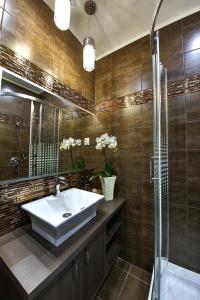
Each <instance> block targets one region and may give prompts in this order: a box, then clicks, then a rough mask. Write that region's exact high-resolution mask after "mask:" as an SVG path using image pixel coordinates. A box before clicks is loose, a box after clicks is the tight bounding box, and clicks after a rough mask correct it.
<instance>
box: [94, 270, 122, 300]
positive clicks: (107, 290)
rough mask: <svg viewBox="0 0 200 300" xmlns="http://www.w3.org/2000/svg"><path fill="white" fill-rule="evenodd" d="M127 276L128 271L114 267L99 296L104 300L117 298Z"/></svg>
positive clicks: (115, 299)
mask: <svg viewBox="0 0 200 300" xmlns="http://www.w3.org/2000/svg"><path fill="white" fill-rule="evenodd" d="M126 277H127V273H126V272H125V271H123V270H121V269H119V268H116V267H113V268H112V270H111V272H110V273H109V275H108V277H107V278H106V280H105V282H104V284H103V286H102V288H101V290H100V292H99V294H98V297H99V298H101V299H102V300H117V299H118V296H119V293H120V291H121V289H122V287H123V285H124V282H125V279H126Z"/></svg>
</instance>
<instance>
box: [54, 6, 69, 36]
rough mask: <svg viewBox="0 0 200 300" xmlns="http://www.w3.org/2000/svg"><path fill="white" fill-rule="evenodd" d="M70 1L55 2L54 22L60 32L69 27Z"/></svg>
mask: <svg viewBox="0 0 200 300" xmlns="http://www.w3.org/2000/svg"><path fill="white" fill-rule="evenodd" d="M70 16H71V1H70V0H55V10H54V22H55V24H56V26H57V27H58V28H59V29H60V30H63V31H64V30H67V29H69V26H70Z"/></svg>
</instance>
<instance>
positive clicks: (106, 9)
mask: <svg viewBox="0 0 200 300" xmlns="http://www.w3.org/2000/svg"><path fill="white" fill-rule="evenodd" d="M43 1H44V2H46V4H47V5H48V6H49V7H50V8H51V9H52V10H53V9H54V2H55V0H43ZM157 2H158V1H157V0H96V4H97V12H96V14H95V15H94V16H92V17H91V26H90V27H91V32H90V34H89V17H88V16H87V15H86V14H85V12H84V3H85V0H72V15H71V26H70V30H71V31H72V32H73V34H74V35H75V36H76V37H77V39H78V40H79V41H80V42H81V43H82V42H83V39H84V37H85V36H86V35H90V36H92V37H94V38H95V41H96V57H97V59H100V58H101V57H103V56H105V55H107V54H109V53H111V52H113V51H115V50H117V49H119V48H121V47H123V46H125V45H127V44H129V43H130V42H133V41H135V40H137V39H139V38H141V37H142V36H144V35H146V34H148V33H149V32H150V28H151V23H152V19H153V13H154V10H155V5H156V3H157ZM199 10H200V1H199V0H164V3H163V6H162V9H161V12H160V15H159V20H158V27H163V26H165V25H167V24H170V23H172V22H174V21H176V20H178V19H181V18H182V17H185V16H187V15H190V14H191V13H194V12H196V11H199Z"/></svg>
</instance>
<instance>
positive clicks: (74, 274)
mask: <svg viewBox="0 0 200 300" xmlns="http://www.w3.org/2000/svg"><path fill="white" fill-rule="evenodd" d="M103 276H104V230H101V231H100V232H99V233H98V234H97V235H96V236H95V237H94V238H93V239H92V240H91V241H90V242H89V243H88V245H86V247H85V248H84V250H82V251H81V252H80V253H79V254H78V255H77V257H75V258H74V259H73V260H72V261H71V262H70V263H69V265H68V266H67V267H66V268H65V269H64V270H63V271H62V272H61V274H59V275H58V276H57V277H56V278H55V279H54V280H53V282H52V283H51V284H49V285H48V286H47V287H46V288H45V289H44V290H43V291H42V292H41V293H40V294H39V295H38V296H37V297H36V298H34V300H65V299H66V300H89V299H92V297H93V296H94V295H95V292H96V290H97V288H98V286H99V283H100V282H101V281H102V279H103Z"/></svg>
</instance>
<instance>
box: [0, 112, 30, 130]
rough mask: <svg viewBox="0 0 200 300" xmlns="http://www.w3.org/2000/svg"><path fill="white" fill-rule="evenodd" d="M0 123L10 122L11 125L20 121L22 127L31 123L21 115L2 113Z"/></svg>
mask: <svg viewBox="0 0 200 300" xmlns="http://www.w3.org/2000/svg"><path fill="white" fill-rule="evenodd" d="M0 123H4V124H9V125H16V123H19V125H20V127H25V128H26V127H28V126H29V123H27V122H25V121H24V120H23V119H22V118H21V117H19V116H12V115H11V116H8V115H3V114H0Z"/></svg>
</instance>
